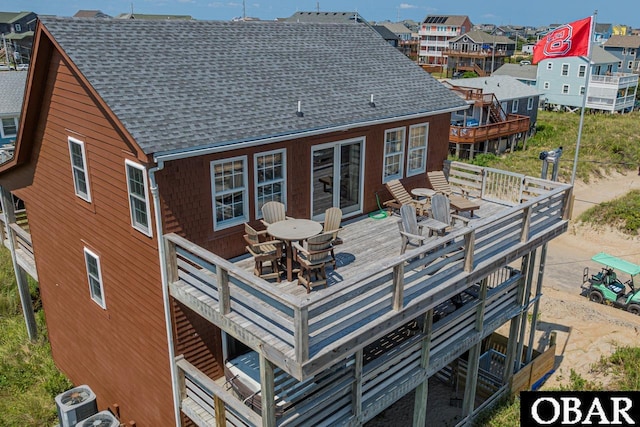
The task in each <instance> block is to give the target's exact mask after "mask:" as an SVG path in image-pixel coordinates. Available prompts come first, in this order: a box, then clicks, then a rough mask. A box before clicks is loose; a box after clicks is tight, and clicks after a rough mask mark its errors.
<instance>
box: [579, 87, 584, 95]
mask: <svg viewBox="0 0 640 427" xmlns="http://www.w3.org/2000/svg"><path fill="white" fill-rule="evenodd" d="M584 89H585V87H584V86H580V95H581V96H582V95H584Z"/></svg>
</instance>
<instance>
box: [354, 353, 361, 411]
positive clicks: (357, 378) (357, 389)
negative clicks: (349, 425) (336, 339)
mask: <svg viewBox="0 0 640 427" xmlns="http://www.w3.org/2000/svg"><path fill="white" fill-rule="evenodd" d="M354 359H355V360H354V362H355V363H354V367H353V368H354V370H355V372H354V373H353V375H354V379H353V389H352V398H351V402H352V403H351V407H352V409H351V411H352V412H353V418H354V419H355V420H357V421H360V417H361V416H362V349H360V350H358V351H356V353H355V354H354Z"/></svg>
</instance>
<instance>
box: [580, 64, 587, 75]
mask: <svg viewBox="0 0 640 427" xmlns="http://www.w3.org/2000/svg"><path fill="white" fill-rule="evenodd" d="M586 74H587V66H586V65H580V66H579V67H578V77H584V76H585V75H586Z"/></svg>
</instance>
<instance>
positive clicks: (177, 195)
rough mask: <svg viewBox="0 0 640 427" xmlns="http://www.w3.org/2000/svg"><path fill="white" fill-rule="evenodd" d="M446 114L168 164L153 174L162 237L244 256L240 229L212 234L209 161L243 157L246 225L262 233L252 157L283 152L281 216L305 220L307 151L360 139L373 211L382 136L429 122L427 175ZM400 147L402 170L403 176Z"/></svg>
mask: <svg viewBox="0 0 640 427" xmlns="http://www.w3.org/2000/svg"><path fill="white" fill-rule="evenodd" d="M449 122H450V114H441V115H438V116H434V117H429V118H427V119H417V120H407V121H401V122H395V123H389V124H383V125H377V126H370V127H367V128H360V129H354V130H349V131H344V132H335V133H332V134H326V135H321V136H315V137H310V138H306V139H303V140H291V141H285V142H280V143H274V144H270V145H265V146H263V147H254V148H246V149H242V150H234V151H229V152H225V153H217V154H211V155H207V156H201V157H196V158H189V159H183V160H175V161H169V162H166V163H165V167H164V169H163V170H161V171H160V172H158V175H157V176H158V186H159V188H160V193H161V197H162V208H163V221H164V229H165V232H166V233H172V232H175V233H178V234H180V235H182V236H184V237H186V238H188V239H189V240H191V241H193V242H195V243H197V244H198V245H200V246H202V247H204V248H207V249H208V250H210V251H212V252H215V253H216V254H218V255H221V256H223V257H226V258H232V257H235V256H238V255H241V254H243V253H244V251H245V244H244V240H243V239H242V234H243V232H244V229H243V227H242V226H241V225H239V226H236V227H230V228H226V229H222V230H214V226H213V205H212V197H211V172H210V167H211V162H212V161H214V160H219V159H224V158H232V157H238V156H247V176H248V182H247V186H248V191H249V218H250V221H249V222H250V223H252V224H254V225H256V226H257V227H258V228H262V226H261V225H260V223H259V222H258V221H256V218H255V194H254V193H255V191H254V164H253V163H254V162H253V154H254V153H255V152H265V151H270V150H276V149H283V148H284V149H285V150H286V156H287V164H286V166H287V199H288V200H287V215H290V216H293V217H299V218H310V217H311V212H310V205H311V201H310V194H309V188H310V186H311V183H310V179H311V149H312V146H314V145H319V144H325V143H330V142H337V141H344V140H349V139H353V138H365V156H366V161H365V166H364V174H365V176H364V193H363V194H364V204H363V207H364V212H365V213H368V212H372V211H375V210H377V209H378V206H377V203H376V192H378V194H379V196H380V199H381V201H384V200H388V199H390V198H391V195H390V194H389V193H388V192H387V190H386V188H385V186H384V184H383V183H382V165H383V150H384V135H385V131H386V130H388V129H392V128H396V127H400V126H405V127H406V136H407V137H408V132H409V126H410V125H413V124H418V123H429V139H428V153H427V170H434V169H438V170H440V169H442V165H443V162H444V160H445V159H446V158H447V155H448V144H449V142H448V141H449V139H448V138H449ZM406 157H407V151H406V144H405V171H406ZM402 181H403V183H405V184H406V185H407V186H409V187H411V188H413V187H420V186H422V187H424V186H426V185H427V179H426V174H420V175H416V176H412V177H409V178H405V179H403V180H402Z"/></svg>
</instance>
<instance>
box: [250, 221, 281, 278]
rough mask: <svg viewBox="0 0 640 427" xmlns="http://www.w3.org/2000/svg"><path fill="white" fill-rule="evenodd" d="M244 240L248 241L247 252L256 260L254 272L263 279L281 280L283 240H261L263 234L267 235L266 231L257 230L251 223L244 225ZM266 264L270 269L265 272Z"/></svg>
mask: <svg viewBox="0 0 640 427" xmlns="http://www.w3.org/2000/svg"><path fill="white" fill-rule="evenodd" d="M244 232H245V234H244V240H245V242H247V246H246V249H247V252H249V254H251V256H252V257H253V260H254V267H253V274H255V275H256V276H258V277H262V278H263V279H276V280H277V281H278V282H280V266H279V262H280V258H281V257H282V242H281V241H280V240H267V241H261V240H262V239H261V235H266V231H263V232H259V231H256V230H255V229H254V228H253V227H251V226H250V225H249V224H246V223H245V225H244ZM265 264H268V265H269V267H270V271H269V272H268V273H265V272H264V268H265V267H266V265H265Z"/></svg>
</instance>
